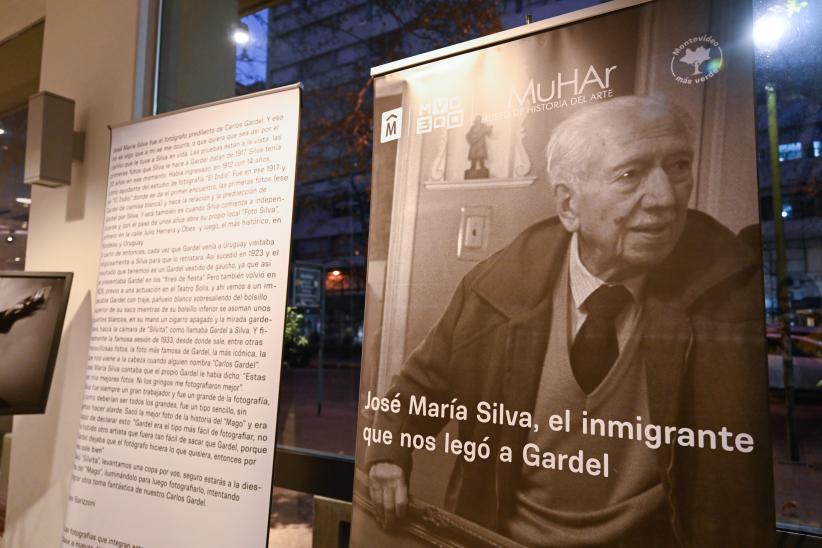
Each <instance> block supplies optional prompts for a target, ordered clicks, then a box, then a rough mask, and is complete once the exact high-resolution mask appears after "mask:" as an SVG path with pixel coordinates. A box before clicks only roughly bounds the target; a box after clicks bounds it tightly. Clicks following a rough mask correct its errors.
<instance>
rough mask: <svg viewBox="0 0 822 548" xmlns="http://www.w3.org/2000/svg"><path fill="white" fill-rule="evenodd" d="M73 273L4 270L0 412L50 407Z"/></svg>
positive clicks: (0, 283) (0, 310)
mask: <svg viewBox="0 0 822 548" xmlns="http://www.w3.org/2000/svg"><path fill="white" fill-rule="evenodd" d="M71 278H72V275H71V274H70V273H45V272H44V273H33V272H0V414H3V415H17V414H27V413H42V412H44V411H45V408H46V402H47V399H48V393H49V388H50V386H51V377H52V373H53V371H54V360H55V359H56V357H57V350H58V348H59V345H60V335H61V334H62V330H63V319H64V317H65V314H66V305H67V303H68V295H69V289H70V287H71Z"/></svg>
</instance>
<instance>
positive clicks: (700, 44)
mask: <svg viewBox="0 0 822 548" xmlns="http://www.w3.org/2000/svg"><path fill="white" fill-rule="evenodd" d="M671 53H672V56H671V74H673V75H674V78H675V79H676V81H677V82H679V83H680V84H701V83H702V82H705V81H707V80H708V79H709V78H712V77H713V76H714V75H715V74H716V73H717V72H719V71H720V70H722V65H723V63H724V59H723V57H722V48H720V47H719V42H717V41H716V40H715V39H714V37H713V36H709V35H706V34H703V35H702V36H694V37H693V38H688V39H687V40H685V41H684V42H682V43H681V44H680V45H679V46H677V48H676V49H674V51H673V52H671Z"/></svg>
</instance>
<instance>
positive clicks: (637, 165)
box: [572, 112, 693, 280]
mask: <svg viewBox="0 0 822 548" xmlns="http://www.w3.org/2000/svg"><path fill="white" fill-rule="evenodd" d="M603 122H604V123H603V126H604V127H603V128H600V129H598V130H596V133H595V135H593V136H592V138H593V139H595V141H594V143H593V145H594V146H593V152H592V158H591V159H590V162H591V163H590V168H589V170H588V175H587V176H583V177H582V178H581V180H580V181H579V182H578V185H577V186H576V189H573V190H572V194H573V195H575V200H574V201H575V206H576V207H575V210H576V216H577V220H578V228H577V233H578V237H579V241H580V255H581V259H582V262H583V264H585V266H586V267H587V268H588V269H589V270H590V271H591V272H592V273H593V274H595V275H597V276H599V277H600V278H602V279H605V280H619V279H623V278H626V277H630V276H634V275H636V274H642V273H644V272H646V271H647V270H648V269H649V268H650V267H652V266H653V265H655V264H657V263H659V262H661V261H662V260H663V259H665V257H667V256H668V254H669V253H670V252H671V250H672V249H673V248H674V246H675V245H676V243H677V241H678V240H679V237H680V236H681V235H682V230H683V228H684V226H685V217H686V212H687V209H688V198H689V197H690V195H691V188H692V186H693V175H692V172H691V162H692V159H693V150H692V148H691V145H690V143H689V142H688V139H687V136H686V134H685V131H684V128H682V127H681V124H680V123H679V122H678V121H677V119H676V118H675V117H674V116H672V115H670V114H667V113H663V112H660V113H658V114H656V115H654V114H653V113H648V112H640V113H637V115H636V116H631V115H629V114H628V113H627V112H626V113H620V114H618V115H614V116H610V117H609V119H608V120H607V121H603Z"/></svg>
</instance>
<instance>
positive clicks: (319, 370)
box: [317, 268, 326, 417]
mask: <svg viewBox="0 0 822 548" xmlns="http://www.w3.org/2000/svg"><path fill="white" fill-rule="evenodd" d="M322 273H323V274H322V277H321V278H320V349H319V351H318V352H317V416H318V417H319V416H321V415H322V414H323V390H324V386H323V383H324V382H325V379H324V374H323V369H324V367H325V364H324V363H323V351H324V349H325V328H326V321H325V268H323V269H322Z"/></svg>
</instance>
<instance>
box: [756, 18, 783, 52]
mask: <svg viewBox="0 0 822 548" xmlns="http://www.w3.org/2000/svg"><path fill="white" fill-rule="evenodd" d="M787 28H788V21H787V20H786V19H785V17H783V16H782V15H780V14H778V13H766V14H765V15H763V16H762V17H760V18H759V19H757V20H756V22H754V26H753V39H754V44H756V47H757V48H759V50H760V51H763V52H769V51H773V50H775V49H776V47H777V46H778V45H779V41H780V40H781V39H782V36H783V35H784V34H785V31H786V30H787Z"/></svg>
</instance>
